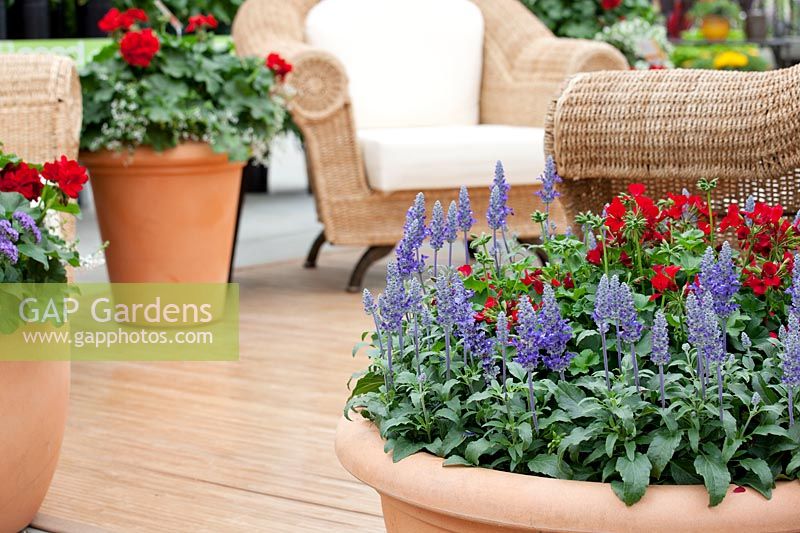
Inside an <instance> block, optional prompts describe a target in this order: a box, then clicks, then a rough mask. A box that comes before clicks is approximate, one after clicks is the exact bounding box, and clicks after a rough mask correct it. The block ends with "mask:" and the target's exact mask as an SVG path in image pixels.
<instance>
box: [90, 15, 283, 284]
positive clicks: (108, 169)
mask: <svg viewBox="0 0 800 533" xmlns="http://www.w3.org/2000/svg"><path fill="white" fill-rule="evenodd" d="M100 25H101V28H102V29H104V30H105V31H107V32H109V33H111V35H112V37H113V38H114V42H113V44H111V45H109V46H108V47H106V48H105V49H103V50H102V51H101V52H100V53H98V54H97V55H96V56H95V57H94V59H93V61H92V62H91V63H90V64H88V65H87V67H86V68H85V69H84V70H83V72H82V74H81V85H82V89H83V101H84V115H83V116H84V120H83V132H82V136H81V150H82V151H81V160H82V161H83V162H85V164H86V165H87V166H88V167H89V171H90V176H91V182H92V189H93V191H94V196H95V199H96V205H97V213H98V221H99V225H100V231H101V233H102V235H103V238H104V239H105V240H107V241H108V242H109V243H110V244H109V247H108V249H107V262H108V271H109V276H110V278H111V280H112V281H115V282H145V281H151V282H158V281H161V282H224V281H226V280H227V278H228V269H229V265H230V259H231V250H232V240H233V236H234V228H235V223H236V215H237V205H238V199H239V187H240V184H241V171H242V165H243V162H244V161H246V160H247V159H248V158H250V157H256V158H257V159H263V158H265V157H266V155H267V150H268V148H269V143H270V141H271V140H272V139H273V137H274V136H275V135H276V134H277V133H279V132H281V131H282V130H283V129H284V127H285V123H286V121H287V120H288V114H287V111H286V100H285V96H286V94H287V90H286V87H285V86H284V80H285V77H286V75H287V74H288V73H289V72H290V71H291V65H289V64H287V63H286V62H285V61H283V60H282V59H281V58H280V57H279V56H277V55H275V54H272V55H270V57H269V58H268V60H267V63H266V64H265V63H264V62H263V61H261V60H257V59H255V58H239V57H236V56H235V55H234V54H233V53H232V44H230V43H229V42H227V41H221V40H217V39H214V38H213V33H212V32H213V30H214V28H216V27H217V21H216V19H215V18H214V17H213V16H210V15H194V16H192V17H190V18H189V21H188V24H187V26H186V28H185V32H186V35H185V36H183V37H181V36H177V35H173V34H171V33H168V32H167V31H166V29H165V23H163V22H161V23H158V24H156V25H155V27H154V26H153V25H149V20H148V15H147V14H146V13H145V12H144V11H143V10H141V9H128V10H126V11H119V10H117V9H112V10H111V11H109V12H108V14H107V15H106V16H105V17H104V18H103V19H102V20H101V22H100ZM143 206H146V208H143Z"/></svg>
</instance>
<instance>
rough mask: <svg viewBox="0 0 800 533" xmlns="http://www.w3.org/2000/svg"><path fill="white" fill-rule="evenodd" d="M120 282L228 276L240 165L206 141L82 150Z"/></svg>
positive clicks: (113, 271) (197, 280) (201, 280)
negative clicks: (160, 146)
mask: <svg viewBox="0 0 800 533" xmlns="http://www.w3.org/2000/svg"><path fill="white" fill-rule="evenodd" d="M80 159H81V162H82V163H83V164H85V165H86V166H87V167H88V169H89V176H90V180H91V184H92V190H93V192H94V199H95V204H96V209H97V219H98V222H99V224H100V233H101V235H102V237H103V240H105V241H108V243H109V245H108V248H107V249H106V261H107V264H108V275H109V277H110V278H111V281H112V282H116V283H140V282H184V283H191V282H194V283H222V282H225V281H227V279H228V268H229V266H230V259H231V253H232V249H233V236H234V231H235V226H236V215H237V206H238V201H239V188H240V186H241V173H242V164H241V163H231V162H229V161H228V157H227V156H226V155H225V154H217V153H214V152H213V151H212V150H211V148H210V147H209V146H208V145H206V144H203V143H195V142H190V143H185V144H181V145H179V146H177V147H176V148H172V149H169V150H165V151H164V152H156V151H155V150H153V149H151V148H137V149H136V150H135V151H134V152H133V153H132V154H126V153H122V154H120V153H116V152H108V151H102V152H92V153H86V152H84V153H81V156H80Z"/></svg>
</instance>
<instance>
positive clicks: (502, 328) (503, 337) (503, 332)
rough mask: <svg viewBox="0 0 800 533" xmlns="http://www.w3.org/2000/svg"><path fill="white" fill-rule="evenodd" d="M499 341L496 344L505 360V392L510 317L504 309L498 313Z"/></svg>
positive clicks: (504, 385) (504, 391)
mask: <svg viewBox="0 0 800 533" xmlns="http://www.w3.org/2000/svg"><path fill="white" fill-rule="evenodd" d="M496 327H497V333H496V337H497V343H496V345H497V346H498V347H499V348H500V356H501V358H502V361H503V366H502V367H501V369H502V377H503V394H505V393H506V372H507V369H506V347H507V346H508V318H507V317H506V313H505V311H503V310H502V309H501V310H500V312H499V313H498V314H497V323H496Z"/></svg>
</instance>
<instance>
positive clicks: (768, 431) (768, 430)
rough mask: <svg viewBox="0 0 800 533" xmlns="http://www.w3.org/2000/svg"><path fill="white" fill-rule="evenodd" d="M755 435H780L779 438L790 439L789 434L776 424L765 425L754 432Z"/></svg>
mask: <svg viewBox="0 0 800 533" xmlns="http://www.w3.org/2000/svg"><path fill="white" fill-rule="evenodd" d="M753 435H778V436H779V437H788V436H789V433H788V432H787V431H786V430H785V429H783V428H782V427H780V426H778V425H776V424H764V425H763V426H758V427H757V428H756V429H755V430H753Z"/></svg>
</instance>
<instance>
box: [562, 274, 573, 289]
mask: <svg viewBox="0 0 800 533" xmlns="http://www.w3.org/2000/svg"><path fill="white" fill-rule="evenodd" d="M562 283H563V285H564V288H565V289H574V288H575V282H574V281H572V274H570V273H569V272H567V275H566V276H564V281H563V282H562Z"/></svg>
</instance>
